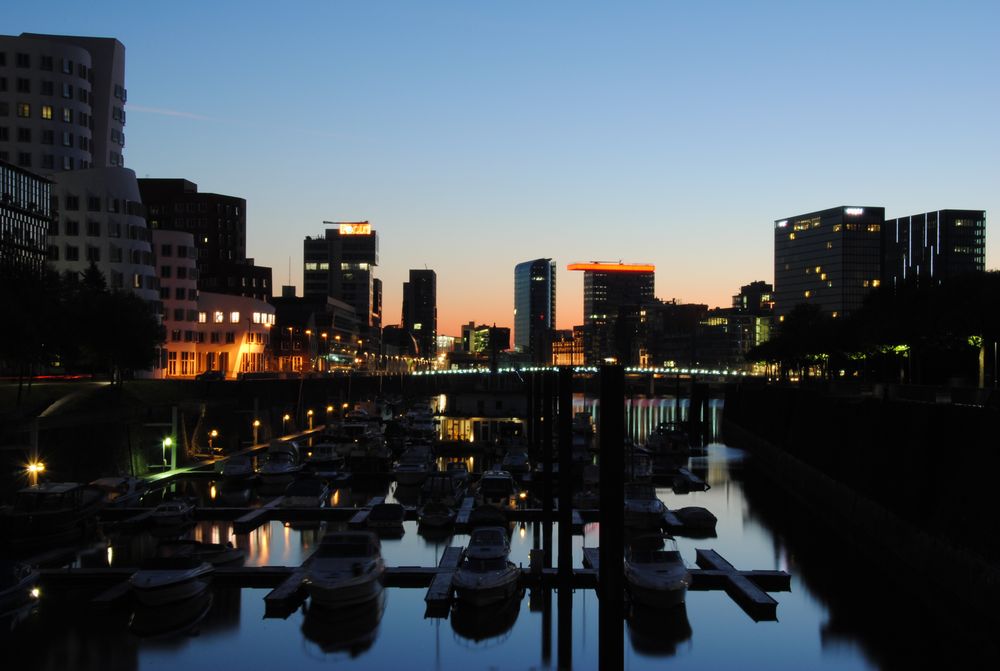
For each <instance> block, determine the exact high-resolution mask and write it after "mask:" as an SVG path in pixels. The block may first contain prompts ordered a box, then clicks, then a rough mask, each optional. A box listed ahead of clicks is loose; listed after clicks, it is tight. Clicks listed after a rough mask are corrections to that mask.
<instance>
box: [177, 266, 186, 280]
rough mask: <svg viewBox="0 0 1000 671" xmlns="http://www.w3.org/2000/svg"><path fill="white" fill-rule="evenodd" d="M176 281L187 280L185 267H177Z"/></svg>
mask: <svg viewBox="0 0 1000 671" xmlns="http://www.w3.org/2000/svg"><path fill="white" fill-rule="evenodd" d="M177 279H179V280H186V279H187V266H177Z"/></svg>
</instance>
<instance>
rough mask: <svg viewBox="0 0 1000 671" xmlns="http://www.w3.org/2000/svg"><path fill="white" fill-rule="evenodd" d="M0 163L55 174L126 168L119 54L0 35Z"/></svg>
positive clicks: (87, 43) (88, 44) (96, 44)
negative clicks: (124, 166) (87, 169)
mask: <svg viewBox="0 0 1000 671" xmlns="http://www.w3.org/2000/svg"><path fill="white" fill-rule="evenodd" d="M0 82H2V83H3V84H4V85H3V86H0V160H5V161H9V162H11V163H15V164H17V165H18V166H20V167H22V168H28V169H31V170H37V171H40V172H43V173H53V172H59V171H63V170H77V169H81V168H106V167H120V166H123V165H125V157H124V155H123V151H124V147H125V132H124V129H125V100H126V98H127V95H126V91H125V47H124V46H123V45H122V43H121V42H119V41H118V40H116V39H112V38H100V37H74V36H66V35H38V34H32V33H22V34H21V35H19V36H12V35H4V36H0Z"/></svg>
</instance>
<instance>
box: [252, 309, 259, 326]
mask: <svg viewBox="0 0 1000 671" xmlns="http://www.w3.org/2000/svg"><path fill="white" fill-rule="evenodd" d="M253 323H254V324H259V323H260V313H259V312H254V313H253Z"/></svg>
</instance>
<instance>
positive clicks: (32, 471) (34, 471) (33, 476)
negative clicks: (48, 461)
mask: <svg viewBox="0 0 1000 671" xmlns="http://www.w3.org/2000/svg"><path fill="white" fill-rule="evenodd" d="M27 471H28V481H29V482H30V483H31V486H35V485H37V484H38V476H39V474H41V473H44V472H45V464H43V463H42V462H40V461H33V462H31V463H30V464H28V468H27Z"/></svg>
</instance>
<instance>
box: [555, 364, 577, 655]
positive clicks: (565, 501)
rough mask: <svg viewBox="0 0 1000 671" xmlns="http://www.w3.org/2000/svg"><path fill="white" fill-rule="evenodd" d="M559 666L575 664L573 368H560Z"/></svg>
mask: <svg viewBox="0 0 1000 671" xmlns="http://www.w3.org/2000/svg"><path fill="white" fill-rule="evenodd" d="M558 395H559V419H558V422H559V424H558V427H559V430H558V435H559V598H558V601H559V604H558V605H559V621H558V623H557V625H556V626H557V629H558V641H559V660H558V668H559V669H560V671H569V669H572V668H573V583H572V581H573V502H572V501H573V480H572V478H571V477H570V476H571V475H572V473H573V369H572V368H571V367H569V366H563V367H561V368H560V369H559V385H558Z"/></svg>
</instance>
